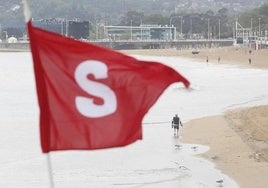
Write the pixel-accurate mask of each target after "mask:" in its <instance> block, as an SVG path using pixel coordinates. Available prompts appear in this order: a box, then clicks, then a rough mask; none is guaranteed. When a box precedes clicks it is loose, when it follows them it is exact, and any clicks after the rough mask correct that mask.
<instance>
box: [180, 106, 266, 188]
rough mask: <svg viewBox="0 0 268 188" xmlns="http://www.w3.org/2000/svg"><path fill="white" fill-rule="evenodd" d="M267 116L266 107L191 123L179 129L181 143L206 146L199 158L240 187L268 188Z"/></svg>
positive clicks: (240, 110)
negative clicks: (214, 166)
mask: <svg viewBox="0 0 268 188" xmlns="http://www.w3.org/2000/svg"><path fill="white" fill-rule="evenodd" d="M267 113H268V105H266V106H258V107H251V108H243V109H238V110H232V111H228V112H226V113H225V114H223V115H217V116H212V117H205V118H201V119H195V120H191V121H189V122H187V123H185V126H184V127H183V129H182V133H181V134H182V135H183V138H182V141H183V142H186V143H193V144H197V143H198V144H202V145H207V146H209V147H210V150H209V151H208V152H206V153H204V154H201V157H203V158H206V159H208V160H209V161H211V162H213V163H214V164H215V165H216V167H217V168H218V169H220V170H222V171H223V173H225V174H228V175H229V176H230V177H231V178H233V179H234V180H235V181H236V182H237V183H238V185H239V186H240V187H242V188H252V187H256V188H257V187H259V188H261V187H267V186H268V179H267V178H266V174H267V173H268V163H267V161H268V157H267V156H268V145H267V144H268V139H267V137H268V136H267V135H268V128H267V126H268V125H267V121H268V117H265V114H267ZM249 120H251V121H249ZM245 121H246V122H247V123H245ZM256 122H257V123H256ZM253 124H254V125H253Z"/></svg>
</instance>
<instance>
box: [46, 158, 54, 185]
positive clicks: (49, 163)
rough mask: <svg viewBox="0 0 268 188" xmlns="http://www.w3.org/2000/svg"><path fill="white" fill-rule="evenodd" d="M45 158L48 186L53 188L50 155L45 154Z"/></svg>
mask: <svg viewBox="0 0 268 188" xmlns="http://www.w3.org/2000/svg"><path fill="white" fill-rule="evenodd" d="M46 157H47V168H48V175H49V184H50V188H54V187H55V186H54V179H53V170H52V163H51V157H50V154H49V153H47V154H46Z"/></svg>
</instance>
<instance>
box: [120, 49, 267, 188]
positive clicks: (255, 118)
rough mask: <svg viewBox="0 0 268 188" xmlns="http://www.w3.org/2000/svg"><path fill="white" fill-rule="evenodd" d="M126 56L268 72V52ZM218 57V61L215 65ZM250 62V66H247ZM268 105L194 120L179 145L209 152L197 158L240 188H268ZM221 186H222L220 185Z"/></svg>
mask: <svg viewBox="0 0 268 188" xmlns="http://www.w3.org/2000/svg"><path fill="white" fill-rule="evenodd" d="M121 52H123V53H126V54H129V55H147V56H167V57H179V58H186V59H191V60H192V61H196V62H198V63H202V62H204V63H207V62H206V59H207V58H208V63H215V64H231V65H238V66H241V67H242V68H258V69H267V68H268V62H267V57H268V49H261V50H256V51H255V50H252V52H251V53H250V51H249V49H248V48H240V49H239V48H235V47H222V48H205V49H200V53H199V54H192V53H191V52H192V50H176V49H155V50H122V51H121ZM218 57H220V61H218ZM249 58H251V61H252V62H251V64H249ZM267 114H268V105H265V106H256V107H250V108H242V109H236V110H231V111H227V112H225V113H224V114H220V115H216V116H211V117H204V118H200V119H194V120H191V121H189V122H186V123H185V125H184V127H183V128H182V129H181V133H180V135H181V141H182V142H184V143H189V144H202V145H206V146H209V147H210V150H209V151H208V152H206V153H203V154H201V155H200V157H202V158H204V159H207V160H209V161H211V162H212V163H214V164H215V166H216V168H218V169H219V170H221V171H222V172H223V173H224V174H226V175H228V176H229V177H230V178H232V179H233V180H234V181H236V183H237V184H238V186H239V187H241V188H252V187H255V188H263V187H268V179H267V178H266V174H268V116H267ZM223 186H224V183H223Z"/></svg>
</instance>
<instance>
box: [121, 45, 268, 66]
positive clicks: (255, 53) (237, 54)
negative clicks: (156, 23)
mask: <svg viewBox="0 0 268 188" xmlns="http://www.w3.org/2000/svg"><path fill="white" fill-rule="evenodd" d="M199 50H200V52H199V54H192V50H176V49H153V50H122V51H121V52H123V53H127V54H133V55H134V54H137V55H150V56H176V57H183V58H189V59H192V60H198V61H199V62H204V63H206V60H207V58H208V63H226V64H238V65H241V66H247V67H248V66H250V67H253V68H268V49H261V50H251V53H249V50H250V49H248V48H235V47H222V48H203V49H199ZM219 57H220V61H218V58H219ZM249 58H251V64H249Z"/></svg>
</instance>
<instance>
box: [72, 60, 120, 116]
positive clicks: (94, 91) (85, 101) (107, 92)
mask: <svg viewBox="0 0 268 188" xmlns="http://www.w3.org/2000/svg"><path fill="white" fill-rule="evenodd" d="M107 73H108V68H107V66H106V64H105V63H103V62H100V61H96V60H87V61H83V62H82V63H80V64H79V65H78V66H77V68H76V70H75V80H76V82H77V83H78V85H79V86H80V87H81V88H82V89H83V90H84V91H86V92H87V93H88V94H91V95H94V96H98V97H100V98H102V99H103V101H104V103H103V104H102V105H97V104H94V102H93V99H92V98H87V97H82V96H77V97H76V99H75V104H76V108H77V109H78V111H79V112H80V113H81V114H82V115H84V116H86V117H91V118H98V117H102V116H106V115H109V114H112V113H114V112H115V111H116V108H117V100H116V95H115V93H114V91H113V90H112V89H111V88H109V87H108V86H106V85H104V84H102V83H98V82H95V81H91V80H89V79H88V78H87V76H88V75H89V74H93V75H94V76H95V78H96V79H104V78H107V77H108V74H107Z"/></svg>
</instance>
